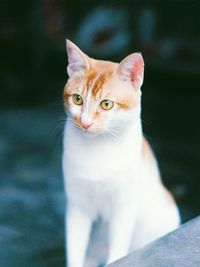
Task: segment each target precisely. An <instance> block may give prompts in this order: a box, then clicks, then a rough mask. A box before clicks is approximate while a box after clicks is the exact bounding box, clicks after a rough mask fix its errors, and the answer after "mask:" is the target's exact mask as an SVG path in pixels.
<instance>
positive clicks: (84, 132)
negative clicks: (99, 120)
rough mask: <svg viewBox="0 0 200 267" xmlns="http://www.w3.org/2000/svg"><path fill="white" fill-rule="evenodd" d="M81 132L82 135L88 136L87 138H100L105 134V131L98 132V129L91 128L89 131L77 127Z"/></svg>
mask: <svg viewBox="0 0 200 267" xmlns="http://www.w3.org/2000/svg"><path fill="white" fill-rule="evenodd" d="M77 128H78V129H79V130H80V131H81V132H82V134H84V135H86V136H91V137H93V136H100V135H103V134H104V133H105V130H103V129H98V131H97V130H96V129H92V128H89V129H84V128H80V127H77Z"/></svg>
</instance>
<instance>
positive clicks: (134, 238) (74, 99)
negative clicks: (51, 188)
mask: <svg viewBox="0 0 200 267" xmlns="http://www.w3.org/2000/svg"><path fill="white" fill-rule="evenodd" d="M66 47H67V54H68V67H67V72H68V75H69V80H68V82H67V83H66V85H65V87H64V107H65V110H66V113H67V119H66V125H65V130H64V141H63V143H64V149H63V173H64V184H65V191H66V195H67V213H66V247H67V255H68V256H67V258H68V260H67V266H68V267H83V266H84V262H85V257H86V251H87V247H88V242H89V238H90V232H91V227H92V225H93V222H94V221H95V220H96V219H97V218H99V217H101V218H102V219H103V220H104V221H105V222H106V223H107V225H108V233H107V236H108V240H109V251H108V258H107V262H106V263H107V264H108V263H110V262H112V261H115V260H117V259H119V258H121V257H123V256H125V255H127V254H128V253H130V252H131V251H133V250H135V249H137V248H140V247H142V246H143V245H145V244H147V243H149V242H151V241H152V240H155V239H157V238H159V237H161V236H163V235H165V234H166V233H168V232H170V231H172V230H174V229H175V228H177V227H178V225H179V224H180V216H179V211H178V208H177V206H176V204H175V201H174V199H173V197H172V196H171V194H170V193H169V192H168V191H167V189H166V188H165V187H164V185H163V184H162V182H161V179H160V173H159V169H158V165H157V161H156V159H155V156H154V154H153V152H152V150H151V148H150V145H149V144H148V142H147V140H146V139H145V138H144V136H143V133H142V125H141V119H140V114H141V86H142V83H143V76H144V61H143V57H142V55H141V54H140V53H133V54H130V55H129V56H127V57H126V58H125V59H123V60H122V61H121V62H120V63H114V62H110V61H103V60H96V59H93V58H90V57H89V56H88V55H86V54H85V53H83V52H82V51H81V50H80V49H79V48H78V47H77V46H76V45H75V44H74V43H72V42H71V41H69V40H67V42H66Z"/></svg>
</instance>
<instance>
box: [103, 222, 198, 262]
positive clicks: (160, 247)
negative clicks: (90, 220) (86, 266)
mask: <svg viewBox="0 0 200 267" xmlns="http://www.w3.org/2000/svg"><path fill="white" fill-rule="evenodd" d="M107 266H108V267H131V266H134V267H199V266H200V217H198V218H196V219H194V220H192V221H190V222H188V223H186V224H184V225H182V226H181V227H180V228H179V229H178V230H176V231H174V232H172V233H170V234H168V235H167V236H165V237H163V238H161V239H159V240H157V241H155V242H153V243H151V244H149V245H147V246H145V247H144V248H143V249H140V250H138V251H136V252H134V253H133V254H131V255H129V256H127V257H125V258H123V259H121V260H118V261H116V262H115V263H112V264H109V265H107Z"/></svg>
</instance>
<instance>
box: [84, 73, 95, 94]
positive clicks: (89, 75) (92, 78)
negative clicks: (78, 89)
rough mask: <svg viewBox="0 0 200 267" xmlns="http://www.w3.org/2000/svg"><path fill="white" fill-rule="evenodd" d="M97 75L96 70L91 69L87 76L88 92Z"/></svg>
mask: <svg viewBox="0 0 200 267" xmlns="http://www.w3.org/2000/svg"><path fill="white" fill-rule="evenodd" d="M96 75H97V72H96V71H95V70H94V69H90V70H89V71H88V73H87V76H86V84H85V87H86V90H87V91H88V90H89V88H90V85H91V83H92V81H93V80H94V79H95V77H96Z"/></svg>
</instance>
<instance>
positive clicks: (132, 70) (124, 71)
mask: <svg viewBox="0 0 200 267" xmlns="http://www.w3.org/2000/svg"><path fill="white" fill-rule="evenodd" d="M119 74H120V76H121V77H122V78H123V79H125V80H131V81H132V82H133V85H134V87H137V88H138V87H140V86H141V85H142V82H143V76H144V61H143V58H142V56H141V55H140V54H139V53H134V54H131V55H129V56H128V57H126V58H125V59H124V60H123V61H122V62H121V63H120V65H119Z"/></svg>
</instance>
